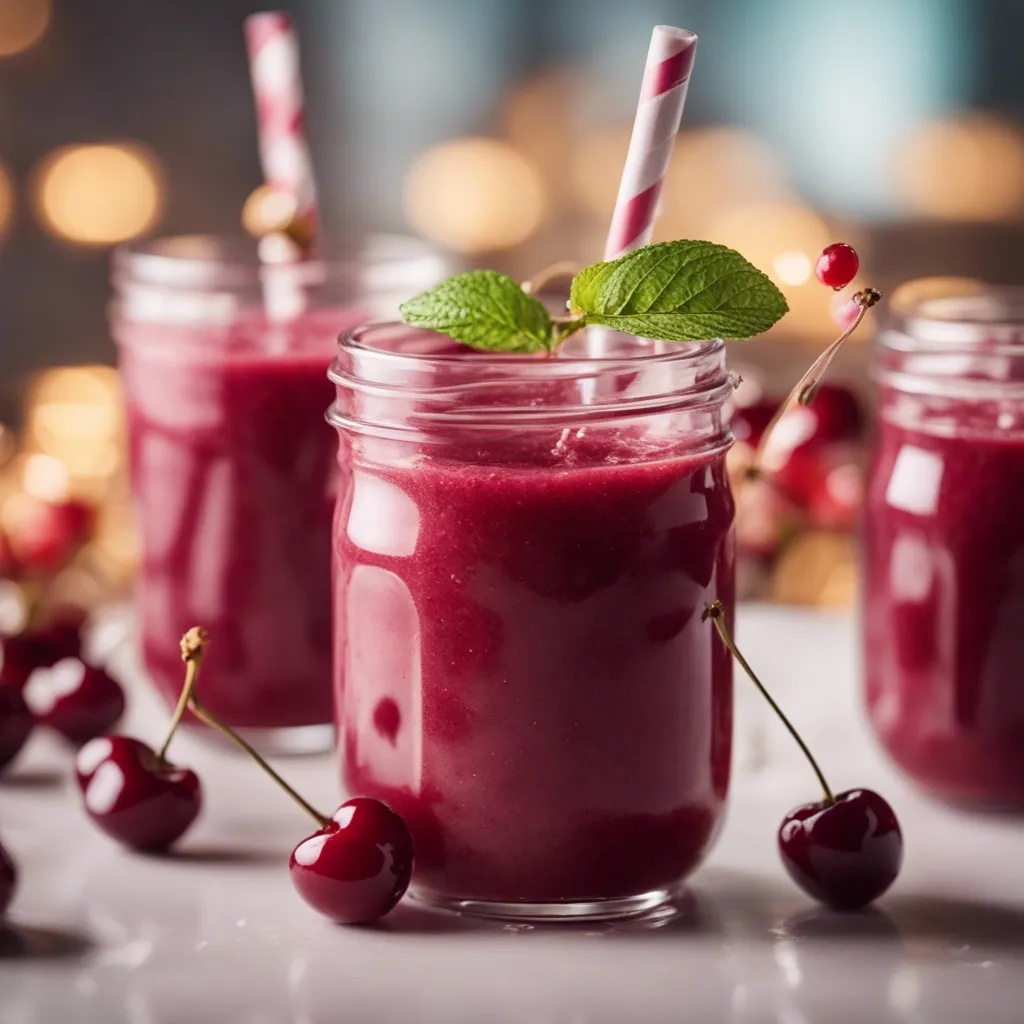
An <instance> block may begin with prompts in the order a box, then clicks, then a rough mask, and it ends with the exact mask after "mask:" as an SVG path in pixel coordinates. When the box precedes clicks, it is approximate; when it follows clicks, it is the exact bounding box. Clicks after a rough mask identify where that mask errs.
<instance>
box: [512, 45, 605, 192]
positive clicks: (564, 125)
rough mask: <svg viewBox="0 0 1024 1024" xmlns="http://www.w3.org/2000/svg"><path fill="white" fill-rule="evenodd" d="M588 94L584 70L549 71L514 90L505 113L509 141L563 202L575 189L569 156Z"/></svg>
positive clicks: (537, 75) (520, 84)
mask: <svg viewBox="0 0 1024 1024" xmlns="http://www.w3.org/2000/svg"><path fill="white" fill-rule="evenodd" d="M585 91H586V76H585V74H584V72H583V71H582V70H581V69H580V68H574V67H571V66H566V65H562V66H560V67H557V68H547V69H545V70H543V71H541V72H540V73H539V74H536V75H533V76H531V77H530V78H527V79H525V80H524V81H522V82H520V83H519V84H518V85H517V86H516V87H515V88H513V89H512V90H511V91H510V92H509V94H508V96H507V98H506V99H505V102H504V108H503V110H502V115H501V125H502V130H503V134H504V136H505V138H507V139H508V141H509V142H511V143H512V145H513V146H514V147H515V148H516V149H517V150H519V152H520V153H522V154H524V155H525V156H526V157H528V158H529V159H530V160H532V161H533V163H534V164H535V165H536V166H537V168H538V169H539V170H540V172H541V174H543V176H544V180H545V183H546V184H547V186H548V188H549V189H550V190H551V191H552V192H555V193H557V195H558V196H559V198H561V197H562V196H563V195H564V194H565V192H566V191H567V190H568V189H569V188H571V181H570V175H568V174H567V173H566V153H567V151H568V152H571V151H572V148H573V146H574V144H575V143H574V140H575V138H576V132H577V120H576V118H575V117H574V113H575V111H576V108H577V106H578V102H577V101H578V99H579V98H580V97H581V96H583V95H584V94H585Z"/></svg>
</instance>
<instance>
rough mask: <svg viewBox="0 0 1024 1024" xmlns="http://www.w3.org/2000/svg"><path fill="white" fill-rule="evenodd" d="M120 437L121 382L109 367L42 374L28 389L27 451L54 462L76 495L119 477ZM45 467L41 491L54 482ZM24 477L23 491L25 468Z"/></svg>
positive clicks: (40, 467) (41, 470)
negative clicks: (59, 466) (64, 474)
mask: <svg viewBox="0 0 1024 1024" xmlns="http://www.w3.org/2000/svg"><path fill="white" fill-rule="evenodd" d="M123 436H124V422H123V414H122V411H121V388H120V380H119V378H118V375H117V371H115V370H113V369H111V368H110V367H107V366H67V367H58V368H56V369H52V370H45V371H44V372H43V373H41V374H40V375H39V376H38V377H37V378H36V379H35V381H34V382H33V384H32V386H31V388H30V389H29V393H28V397H27V401H26V428H25V443H26V448H27V449H28V450H29V451H30V452H31V453H32V455H33V456H37V455H38V456H45V457H48V458H49V459H52V460H55V461H57V462H58V463H59V464H60V465H61V466H62V467H63V469H64V472H65V473H66V474H67V477H68V480H69V485H73V486H72V489H73V490H74V491H75V492H76V493H79V492H81V491H83V490H84V491H86V492H89V491H92V490H93V486H94V485H96V484H97V483H98V482H100V481H103V480H105V479H106V478H108V477H109V476H111V475H112V474H114V473H116V472H117V471H118V469H119V468H120V467H121V465H122V463H123ZM30 464H31V463H30ZM49 466H50V464H49V463H38V464H37V466H36V471H35V472H36V479H37V481H43V482H42V484H41V486H42V487H43V488H44V489H45V488H46V487H47V486H49V485H51V484H52V483H53V481H54V480H55V479H56V477H55V474H53V473H52V470H51V469H50V468H49ZM25 474H26V486H27V483H28V477H29V465H26V467H25ZM38 496H39V497H43V496H44V495H42V494H40V495H38Z"/></svg>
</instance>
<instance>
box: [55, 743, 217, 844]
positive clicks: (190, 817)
mask: <svg viewBox="0 0 1024 1024" xmlns="http://www.w3.org/2000/svg"><path fill="white" fill-rule="evenodd" d="M75 778H76V779H77V780H78V787H79V789H81V791H82V801H83V803H84V804H85V810H86V813H87V814H88V815H89V817H90V818H91V819H92V820H93V821H94V822H95V823H96V824H97V825H98V826H99V827H100V828H101V829H102V830H103V831H104V832H106V833H107V835H108V836H110V837H111V838H113V839H116V840H117V841H118V842H119V843H121V844H122V845H124V846H127V847H128V848H129V849H132V850H140V851H142V852H145V853H162V852H163V851H164V850H167V849H168V848H169V847H170V846H172V845H173V844H174V843H175V842H177V840H178V839H180V838H181V837H182V835H184V834H185V832H186V831H187V830H188V828H189V827H190V826H191V825H192V822H194V821H195V820H196V818H197V817H198V815H199V811H200V809H201V807H202V802H203V794H202V788H201V786H200V784H199V777H198V776H197V775H196V773H195V772H193V771H191V770H190V769H188V768H179V767H177V766H176V765H173V764H171V763H170V762H169V761H160V760H159V759H158V758H157V756H156V753H155V752H154V751H153V750H151V749H150V748H149V747H147V746H146V744H145V743H140V742H139V741H138V740H136V739H132V738H131V737H130V736H100V737H98V738H97V739H94V740H90V741H89V742H88V743H86V745H85V746H84V747H82V749H81V750H79V751H78V754H77V755H76V757H75Z"/></svg>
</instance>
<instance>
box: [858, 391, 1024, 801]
mask: <svg viewBox="0 0 1024 1024" xmlns="http://www.w3.org/2000/svg"><path fill="white" fill-rule="evenodd" d="M965 416H966V407H965ZM992 419H994V416H993V417H992ZM866 528H867V538H866V539H867V588H866V595H865V596H866V603H865V615H866V626H867V643H866V649H865V659H866V669H867V702H868V709H869V712H870V715H871V719H872V721H873V723H874V726H875V729H876V731H877V732H878V734H879V736H880V738H881V739H882V741H883V743H884V744H885V746H886V747H887V748H888V750H889V752H890V753H891V754H892V756H893V758H894V759H895V760H896V761H897V762H898V763H899V764H900V765H901V766H902V767H903V768H904V769H905V770H906V771H907V772H908V773H909V774H910V775H911V776H912V777H914V778H915V779H916V780H917V781H918V782H920V783H921V784H923V785H924V786H925V787H926V788H928V789H930V790H933V791H934V792H935V793H936V794H938V795H940V796H943V797H945V798H947V799H950V800H953V801H963V802H968V803H977V804H989V805H995V806H1015V807H1024V436H1021V435H1020V434H1017V433H1003V434H1000V433H998V432H996V431H994V430H992V429H991V428H990V429H988V430H981V431H979V430H975V429H973V428H971V427H969V426H967V425H966V424H965V425H963V426H962V427H958V428H957V429H956V431H955V433H953V434H952V435H948V434H947V435H943V434H940V433H932V432H928V431H925V430H914V429H907V428H906V427H903V426H900V425H898V424H896V423H893V422H887V421H885V420H883V422H882V424H881V427H880V436H879V440H878V448H877V453H876V457H875V464H874V467H873V472H872V482H871V486H870V491H869V494H868V504H867V510H866Z"/></svg>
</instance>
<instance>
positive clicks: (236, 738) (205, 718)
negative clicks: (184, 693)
mask: <svg viewBox="0 0 1024 1024" xmlns="http://www.w3.org/2000/svg"><path fill="white" fill-rule="evenodd" d="M188 706H189V708H190V710H191V711H192V714H193V715H195V716H196V718H198V719H199V720H200V721H201V722H204V723H205V724H206V725H208V726H210V728H211V729H216V730H217V731H218V732H219V733H221V734H222V735H223V736H227V738H228V739H229V740H231V742H232V743H234V744H235V745H236V746H237V747H240V748H241V749H242V750H244V751H245V752H246V753H247V754H248V755H249V756H250V757H251V758H252V759H253V760H254V761H255V762H256V763H257V764H258V765H259V766H260V767H261V768H262V769H263V770H264V771H265V772H266V773H267V775H269V776H270V777H271V778H272V779H273V780H274V781H275V782H276V783H277V784H278V785H279V786H280V787H281V788H282V789H283V790H284V791H285V792H286V793H287V794H288V795H289V796H290V797H291V798H292V799H293V800H294V801H295V802H296V803H297V804H298V805H299V806H300V807H301V808H302V809H303V810H304V811H305V812H306V813H307V814H308V815H309V816H310V817H311V818H313V820H314V821H316V823H317V824H318V825H319V826H320V827H321V828H324V827H325V826H327V825H329V824H330V823H331V819H330V818H328V817H326V816H325V815H323V814H321V813H320V812H319V811H318V810H317V809H316V808H315V807H314V806H313V805H312V804H311V803H309V802H308V801H306V800H304V799H303V798H302V797H301V796H300V795H299V794H298V793H297V792H296V791H295V790H294V789H292V787H291V786H289V785H288V783H287V782H285V781H284V779H283V778H281V776H280V775H278V773H277V772H276V771H275V770H274V769H273V768H271V767H270V765H269V764H268V763H267V762H266V761H265V760H264V758H263V757H262V756H261V755H260V754H259V753H257V752H256V750H254V749H253V747H252V745H251V744H250V743H249V742H248V740H246V739H245V738H244V737H243V736H240V735H239V734H238V733H237V732H235V730H234V729H232V728H231V726H230V725H228V724H227V722H224V721H222V720H221V719H220V718H218V717H217V716H216V715H215V714H214V713H213V712H212V711H208V710H207V709H206V708H204V707H203V706H202V704H200V703H199V701H198V700H197V699H196V697H195V694H193V695H192V696H191V698H190V699H189V704H188Z"/></svg>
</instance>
